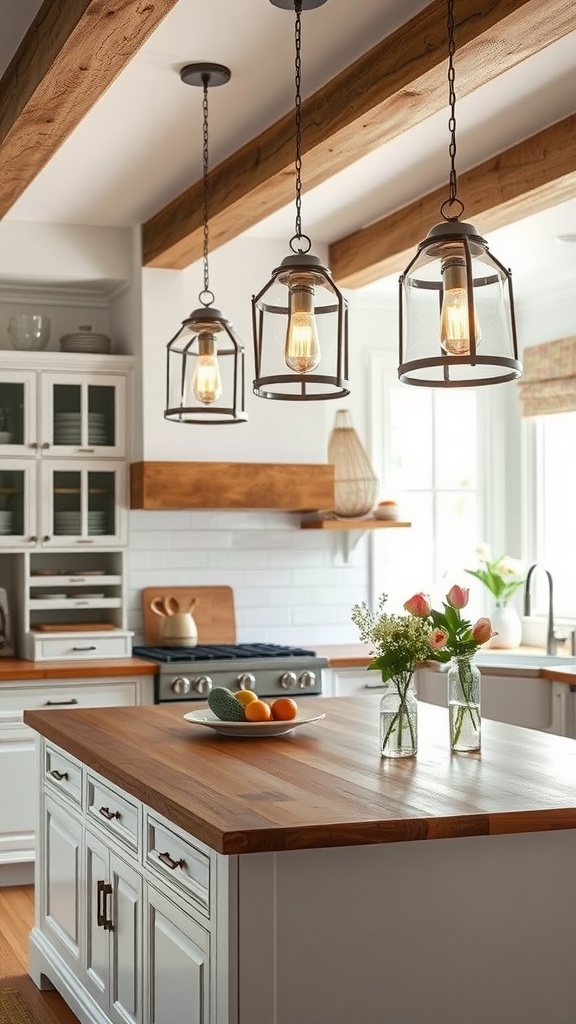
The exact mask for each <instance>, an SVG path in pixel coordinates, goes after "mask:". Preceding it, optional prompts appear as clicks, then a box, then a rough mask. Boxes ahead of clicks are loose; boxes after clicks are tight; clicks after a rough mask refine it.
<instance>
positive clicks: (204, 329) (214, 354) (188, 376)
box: [164, 63, 247, 424]
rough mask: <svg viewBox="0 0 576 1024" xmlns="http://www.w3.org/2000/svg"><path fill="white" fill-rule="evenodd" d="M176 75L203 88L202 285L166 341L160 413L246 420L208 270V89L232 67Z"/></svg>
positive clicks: (230, 333) (234, 352) (236, 352)
mask: <svg viewBox="0 0 576 1024" xmlns="http://www.w3.org/2000/svg"><path fill="white" fill-rule="evenodd" d="M180 78H181V79H182V81H183V82H184V83H185V84H186V85H195V86H201V87H202V89H203V101H202V111H203V133H202V139H203V184H204V193H203V214H204V256H203V264H204V288H203V290H202V291H201V292H200V294H199V296H198V301H199V302H200V306H199V308H198V309H195V310H193V312H192V313H191V314H190V316H189V317H188V318H187V319H186V320H183V321H182V325H181V327H180V328H179V330H178V332H177V333H176V334H175V335H174V337H173V338H172V340H171V341H169V342H168V345H167V360H168V366H167V378H166V379H167V384H166V409H165V412H164V417H165V419H167V420H173V421H175V422H176V423H204V424H206V423H209V424H213V423H244V422H245V421H246V419H247V416H246V413H245V412H244V391H245V381H244V348H243V347H242V345H241V343H240V342H239V340H238V338H237V337H236V334H235V332H234V328H233V327H232V325H231V324H230V322H229V321H228V320H226V318H225V317H224V315H223V314H222V313H221V312H220V310H219V309H215V308H214V307H213V305H212V303H213V302H214V293H213V292H211V291H210V282H209V273H208V199H209V189H208V89H209V87H210V86H216V85H224V84H225V83H226V82H228V81H229V80H230V69H229V68H227V67H224V65H222V64H208V63H196V64H187V65H186V67H183V68H182V70H181V71H180Z"/></svg>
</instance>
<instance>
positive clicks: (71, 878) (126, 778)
mask: <svg viewBox="0 0 576 1024" xmlns="http://www.w3.org/2000/svg"><path fill="white" fill-rule="evenodd" d="M378 701H379V698H378V696H377V695H372V696H353V697H350V698H345V697H344V698H332V699H330V698H314V697H310V698H309V702H307V709H309V707H314V709H315V710H318V712H319V713H322V712H324V714H325V717H324V718H322V719H321V720H319V721H315V722H314V723H313V724H310V725H308V726H307V727H305V728H301V729H298V730H297V731H296V732H294V733H293V734H292V735H288V736H282V737H276V738H268V739H261V738H252V739H250V738H248V739H234V738H230V737H219V736H217V735H215V734H214V733H212V732H211V731H209V730H208V729H205V728H202V727H199V726H192V725H189V724H188V723H185V722H183V719H182V715H183V713H184V712H185V708H186V706H185V705H179V706H177V707H174V706H172V705H157V706H154V707H141V708H119V709H116V710H106V709H83V710H79V711H76V712H70V711H55V712H51V713H46V712H37V711H33V712H29V713H27V714H26V716H25V717H26V722H27V724H29V725H30V726H31V727H33V728H35V729H37V731H38V732H39V733H40V734H41V735H42V737H43V738H42V741H41V743H42V769H43V771H42V779H41V797H40V806H41V826H40V831H39V851H38V852H39V857H38V860H39V865H40V870H39V872H38V886H37V911H36V924H35V927H34V929H33V931H32V933H31V936H30V946H29V971H30V974H31V976H32V978H33V979H34V981H35V982H36V984H37V985H39V986H40V987H48V986H49V985H50V984H52V985H54V986H55V987H56V988H57V989H58V990H59V991H60V993H61V994H62V995H63V997H64V999H65V1000H66V1001H67V1002H68V1003H69V1004H70V1006H71V1008H72V1010H73V1011H74V1013H76V1014H77V1016H78V1017H79V1019H80V1021H81V1022H82V1024H111V1022H113V1024H120V1022H123V1024H126V1022H139V1024H152V1022H154V1024H296V1022H298V1024H350V1022H351V1021H361V1022H362V1024H382V1021H384V1020H388V1019H392V1018H397V1019H399V1020H400V1019H401V1020H405V1021H409V1022H412V1021H425V1020H427V1021H431V1022H435V1021H442V1022H443V1024H461V1021H462V1019H463V1018H465V1019H466V1022H467V1024H486V1021H495V1022H496V1021H497V1022H499V1024H500V1022H504V1021H506V1022H507V1024H508V1022H510V1024H542V1021H546V1024H573V1021H574V1008H575V1006H576V981H575V980H574V972H573V970H572V959H573V953H572V950H573V940H574V935H575V931H574V929H575V926H574V921H575V920H576V894H575V893H574V891H573V887H572V886H571V885H570V881H569V880H570V878H571V876H572V871H573V864H574V859H575V858H576V810H575V808H574V782H573V763H574V760H575V758H576V742H575V741H572V740H569V739H566V738H560V737H557V736H550V735H546V734H543V733H539V732H537V731H534V730H528V729H519V728H516V727H515V726H509V725H503V724H500V723H497V722H490V721H488V722H486V723H485V728H484V729H483V748H482V752H481V754H478V753H474V754H468V755H453V754H451V752H450V749H449V744H448V742H447V722H446V717H447V713H446V711H445V710H444V709H441V708H435V707H432V706H430V705H426V704H422V707H421V709H420V715H419V750H418V754H417V756H416V757H415V758H411V759H397V760H395V759H391V760H383V759H382V758H381V757H380V756H379V751H378ZM194 706H195V707H197V705H194ZM67 762H69V763H70V770H69V771H68V772H67V775H68V778H67V779H62V780H60V783H59V782H58V780H56V779H55V778H54V776H53V774H52V767H53V765H54V764H55V763H59V764H60V770H61V771H62V772H63V768H64V766H65V764H66V763H67Z"/></svg>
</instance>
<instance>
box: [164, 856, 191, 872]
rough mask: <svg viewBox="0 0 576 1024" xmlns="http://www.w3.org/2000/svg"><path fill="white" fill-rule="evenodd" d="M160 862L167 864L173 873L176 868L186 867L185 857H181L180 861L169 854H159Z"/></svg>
mask: <svg viewBox="0 0 576 1024" xmlns="http://www.w3.org/2000/svg"><path fill="white" fill-rule="evenodd" d="M158 860H161V861H162V863H163V864H166V867H169V868H170V869H171V870H172V871H174V869H175V868H184V867H186V861H185V860H184V858H183V857H181V858H180V860H173V859H172V857H171V856H170V854H169V853H159V854H158Z"/></svg>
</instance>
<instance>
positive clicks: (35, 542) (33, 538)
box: [28, 535, 38, 544]
mask: <svg viewBox="0 0 576 1024" xmlns="http://www.w3.org/2000/svg"><path fill="white" fill-rule="evenodd" d="M28 540H29V542H30V544H37V543H38V537H35V536H34V535H33V536H32V537H28Z"/></svg>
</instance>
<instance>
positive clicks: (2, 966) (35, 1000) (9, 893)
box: [0, 885, 78, 1024]
mask: <svg viewBox="0 0 576 1024" xmlns="http://www.w3.org/2000/svg"><path fill="white" fill-rule="evenodd" d="M33 923H34V889H33V887H32V886H31V885H27V886H14V887H8V888H4V887H3V886H0V988H15V989H17V990H18V992H19V993H20V995H21V996H22V999H23V1000H24V1002H25V1004H26V1006H27V1008H28V1011H29V1013H30V1016H31V1017H32V1019H33V1020H34V1021H35V1022H36V1024H78V1018H77V1017H75V1016H74V1014H73V1013H72V1011H71V1010H69V1009H68V1007H67V1005H66V1003H65V1002H64V1000H63V999H61V997H60V996H59V995H58V993H57V992H53V991H50V992H40V991H39V989H37V988H36V985H35V984H34V982H33V981H32V979H31V978H29V977H28V973H27V969H26V963H27V956H28V933H29V932H30V929H31V928H32V925H33Z"/></svg>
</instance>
